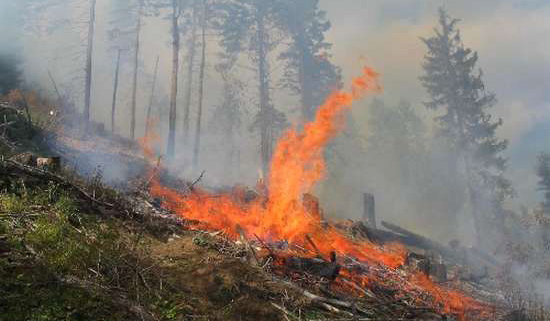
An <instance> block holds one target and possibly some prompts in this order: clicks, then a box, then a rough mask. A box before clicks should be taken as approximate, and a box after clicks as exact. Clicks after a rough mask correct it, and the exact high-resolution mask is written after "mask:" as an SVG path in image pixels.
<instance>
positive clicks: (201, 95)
mask: <svg viewBox="0 0 550 321" xmlns="http://www.w3.org/2000/svg"><path fill="white" fill-rule="evenodd" d="M202 6H203V8H202V9H203V10H202V16H201V65H200V71H199V102H198V110H197V124H196V126H195V145H194V147H193V166H194V167H197V166H198V164H199V153H200V144H201V121H202V111H203V110H202V109H203V101H204V71H205V68H206V29H207V27H208V26H207V24H208V14H209V12H208V11H209V8H208V1H207V0H203V1H202Z"/></svg>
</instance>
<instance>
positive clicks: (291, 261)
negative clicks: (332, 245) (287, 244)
mask: <svg viewBox="0 0 550 321" xmlns="http://www.w3.org/2000/svg"><path fill="white" fill-rule="evenodd" d="M284 262H285V266H286V267H287V268H288V269H289V270H291V271H292V270H294V271H299V272H306V273H309V274H313V275H317V276H320V277H324V278H327V279H329V280H331V281H334V280H335V279H336V277H337V276H338V274H340V268H341V267H340V265H339V264H338V263H336V262H326V261H325V260H323V259H319V258H312V259H311V258H302V257H295V256H293V257H288V258H285V260H284Z"/></svg>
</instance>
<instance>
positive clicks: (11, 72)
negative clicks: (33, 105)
mask: <svg viewBox="0 0 550 321" xmlns="http://www.w3.org/2000/svg"><path fill="white" fill-rule="evenodd" d="M18 67H19V61H18V60H17V58H16V57H15V56H14V55H11V54H0V95H6V94H7V93H8V92H10V91H11V90H12V89H17V88H18V87H19V84H20V82H21V74H20V70H19V68H18Z"/></svg>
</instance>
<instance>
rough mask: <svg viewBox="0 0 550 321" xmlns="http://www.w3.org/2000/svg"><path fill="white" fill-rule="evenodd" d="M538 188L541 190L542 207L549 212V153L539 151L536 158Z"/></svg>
mask: <svg viewBox="0 0 550 321" xmlns="http://www.w3.org/2000/svg"><path fill="white" fill-rule="evenodd" d="M536 173H537V176H538V177H539V181H538V190H539V191H542V192H543V196H544V200H543V201H542V209H543V211H544V213H547V214H550V154H548V153H541V154H540V155H539V156H538V158H537V166H536Z"/></svg>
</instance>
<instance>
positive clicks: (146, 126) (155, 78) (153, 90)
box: [145, 56, 160, 136]
mask: <svg viewBox="0 0 550 321" xmlns="http://www.w3.org/2000/svg"><path fill="white" fill-rule="evenodd" d="M159 59H160V57H159V56H157V60H156V62H155V73H154V75H153V85H152V86H151V96H150V97H149V106H148V107H147V118H146V119H145V136H147V135H149V129H150V128H149V127H150V126H151V110H152V109H153V99H154V97H155V87H156V85H157V76H158V71H159Z"/></svg>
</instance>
